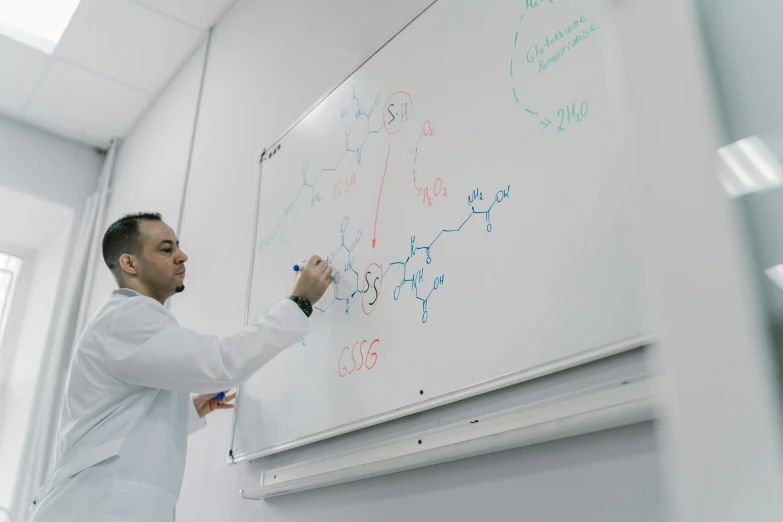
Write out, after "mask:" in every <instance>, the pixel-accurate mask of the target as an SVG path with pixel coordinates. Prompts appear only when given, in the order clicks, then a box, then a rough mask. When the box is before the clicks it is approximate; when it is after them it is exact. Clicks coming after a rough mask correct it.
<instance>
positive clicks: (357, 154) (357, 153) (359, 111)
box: [283, 88, 383, 218]
mask: <svg viewBox="0 0 783 522" xmlns="http://www.w3.org/2000/svg"><path fill="white" fill-rule="evenodd" d="M380 102H381V93H378V94H376V95H375V100H374V101H373V103H372V105H371V106H370V109H369V110H368V111H366V112H365V110H364V107H363V106H362V103H361V101H360V100H359V98H358V97H357V96H356V89H355V88H354V91H353V98H351V102H350V103H351V104H354V103H355V104H356V110H354V111H353V112H352V111H351V108H350V107H346V108H345V109H343V110H342V112H341V114H340V119H345V118H346V117H349V116H350V115H351V113H352V114H353V117H354V120H355V121H357V122H358V121H359V120H360V119H362V118H363V119H364V123H365V126H364V127H363V128H362V129H361V130H363V131H364V132H365V134H364V139H362V140H361V142H360V143H359V144H358V145H356V146H355V148H351V131H352V127H351V125H346V126H345V131H344V132H345V150H344V151H343V153H342V155H341V156H340V159H339V160H337V164H336V165H335V166H334V167H331V168H322V169H321V170H320V171H319V172H318V174H317V175H316V176H315V179H314V180H313V181H312V183H308V181H307V177H308V172H307V171H308V169H309V168H310V164H309V163H308V162H306V161H305V162H304V163H302V186H301V187H299V191H298V192H297V193H296V196H295V197H294V199H293V201H291V203H289V204H288V205H286V207H285V210H284V211H283V217H284V218H285V217H288V214H290V213H291V212H293V210H294V206H295V204H296V202H297V201H298V200H299V196H301V195H302V193H303V192H304V191H305V189H308V188H309V189H310V207H314V206H315V204H316V203H319V202H320V201H321V193H320V192H316V185H318V182H319V181H320V180H321V176H323V174H324V173H326V172H335V171H336V170H337V169H339V168H340V165H341V164H342V162H343V160H344V159H345V158H346V157H347V156H349V155H351V154H353V156H354V158H355V160H356V166H361V164H362V148H363V147H364V144H365V143H366V142H367V140H368V139H369V138H370V136H372V135H374V134H379V133H380V132H381V130H383V122H381V125H380V127H378V128H377V129H371V128H370V116H372V113H373V111H374V110H375V108H376V107H377V106H378V104H379V103H380Z"/></svg>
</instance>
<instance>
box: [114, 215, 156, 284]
mask: <svg viewBox="0 0 783 522" xmlns="http://www.w3.org/2000/svg"><path fill="white" fill-rule="evenodd" d="M161 220H162V218H161V216H160V214H158V213H157V212H137V213H135V214H126V215H124V216H122V217H121V218H120V219H118V220H117V221H115V222H114V223H112V224H111V226H109V228H108V229H107V230H106V233H105V234H104V235H103V260H104V261H105V262H106V266H108V267H109V270H111V271H112V272H114V270H115V269H116V268H117V266H118V264H119V261H120V256H122V254H133V255H135V256H140V255H141V252H142V246H141V241H139V237H140V236H141V232H139V222H140V221H161Z"/></svg>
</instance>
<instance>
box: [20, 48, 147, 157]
mask: <svg viewBox="0 0 783 522" xmlns="http://www.w3.org/2000/svg"><path fill="white" fill-rule="evenodd" d="M149 100H150V95H147V94H144V93H142V92H139V91H137V90H135V89H132V88H130V87H127V86H125V85H121V84H119V83H117V82H114V81H112V80H109V79H106V78H104V77H102V76H99V75H97V74H95V73H93V72H90V71H87V70H85V69H82V68H80V67H77V66H75V65H72V64H69V63H65V62H62V61H59V60H57V61H55V63H53V64H52V66H51V68H50V69H49V71H48V72H47V73H46V77H45V78H44V80H43V82H42V84H41V87H40V88H39V89H38V91H37V92H36V93H35V95H34V97H33V99H32V101H31V102H30V105H29V106H28V108H27V112H26V114H25V119H27V120H29V121H30V122H32V123H34V124H37V125H40V126H42V127H45V128H49V129H51V130H53V131H55V132H58V131H59V132H63V131H66V132H67V134H68V135H70V136H73V137H75V138H78V139H82V140H85V141H88V142H90V143H95V144H106V143H108V142H109V140H110V139H111V138H113V137H115V136H123V135H124V134H125V132H126V131H127V130H128V127H129V126H130V125H131V123H133V121H134V120H135V119H136V117H137V116H138V114H140V113H141V111H142V110H144V107H145V106H146V105H147V104H148V102H149Z"/></svg>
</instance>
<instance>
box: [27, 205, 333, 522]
mask: <svg viewBox="0 0 783 522" xmlns="http://www.w3.org/2000/svg"><path fill="white" fill-rule="evenodd" d="M103 258H104V260H105V262H106V265H107V266H108V267H109V270H111V272H112V274H113V275H114V278H115V279H116V281H117V285H118V286H119V289H118V290H115V291H114V292H112V294H111V297H110V299H109V302H108V303H106V305H104V307H103V308H101V310H100V311H99V312H98V313H97V315H96V316H95V317H94V318H93V319H92V321H91V322H90V323H89V324H88V325H87V327H86V328H85V330H84V332H83V333H82V335H81V337H80V338H79V340H78V343H77V346H76V350H75V353H74V356H73V360H72V362H71V368H70V372H69V375H68V383H67V386H66V392H65V402H64V405H63V411H62V416H61V418H60V429H59V437H58V452H57V453H58V459H57V462H56V464H55V468H54V471H53V474H52V476H51V477H50V478H49V480H48V482H47V483H46V484H45V486H44V487H43V488H42V490H41V491H40V492H39V493H38V494H36V496H35V498H34V499H33V504H34V506H35V508H34V509H35V512H34V514H33V518H32V520H33V521H34V522H54V521H57V522H77V521H78V522H142V521H143V522H172V521H173V520H174V508H175V505H176V502H177V497H178V496H179V491H180V487H181V485H182V477H183V474H184V469H185V452H186V446H187V436H188V434H189V432H192V431H193V429H195V428H198V427H199V425H200V424H203V420H202V419H200V418H201V417H203V416H204V415H206V414H207V413H209V412H210V411H212V410H214V409H218V408H231V407H233V406H232V405H230V404H227V402H228V401H230V400H231V399H233V395H231V396H228V397H226V398H224V399H222V400H220V401H212V400H211V398H212V397H213V396H214V395H215V393H216V390H227V389H230V388H234V387H236V386H238V385H239V384H240V383H242V382H243V381H245V380H247V379H248V378H249V377H250V376H251V375H253V374H254V373H255V372H256V371H257V370H258V369H259V368H261V367H262V366H263V365H264V364H266V363H267V362H269V361H270V360H271V359H273V358H274V357H275V356H276V355H277V354H279V353H280V352H281V351H283V350H284V349H285V348H287V347H289V346H291V345H292V344H294V343H295V342H296V341H297V340H298V339H299V338H301V337H303V336H304V335H306V334H307V333H308V331H309V316H310V313H312V304H313V303H315V302H317V301H318V300H319V299H320V298H321V296H322V295H323V294H324V292H325V291H326V289H327V288H328V286H329V284H330V283H331V282H332V281H333V277H332V269H331V267H329V266H328V265H327V262H326V261H324V260H322V259H321V258H319V257H317V256H313V257H311V258H310V260H309V261H307V263H306V264H305V266H304V269H303V270H301V271H300V272H299V275H298V276H297V277H296V279H295V281H294V286H293V291H292V292H291V296H290V297H289V298H286V299H283V300H282V301H280V302H279V303H277V305H275V307H274V308H273V309H272V311H271V313H270V314H269V316H268V317H266V318H264V319H263V320H262V321H260V322H258V323H256V324H254V325H251V326H248V327H247V328H245V329H244V330H242V331H241V332H239V333H238V334H236V335H233V336H231V337H227V338H225V339H219V338H218V337H216V336H214V335H201V334H198V333H196V332H194V331H192V330H189V329H187V328H183V327H181V326H179V325H178V324H177V320H176V318H175V317H174V316H173V315H172V314H171V312H169V311H168V310H167V309H166V308H165V307H164V304H165V302H166V300H167V299H168V298H169V297H171V296H172V295H174V294H175V293H178V292H182V291H183V290H184V289H185V285H184V284H183V281H184V279H185V262H186V261H187V260H188V256H186V255H185V253H184V252H182V251H181V250H180V249H179V241H177V238H176V235H175V234H174V231H173V230H172V229H171V228H170V227H169V226H168V225H166V224H165V223H164V222H163V221H162V220H161V217H160V215H159V214H133V215H128V216H125V217H123V218H121V219H119V220H118V221H116V222H115V223H114V224H112V225H111V226H110V227H109V229H108V230H107V231H106V234H105V236H104V238H103ZM191 392H194V393H200V394H203V395H199V396H196V397H195V398H193V399H191V395H190V393H191ZM199 421H201V422H199Z"/></svg>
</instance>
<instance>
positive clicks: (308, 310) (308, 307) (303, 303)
mask: <svg viewBox="0 0 783 522" xmlns="http://www.w3.org/2000/svg"><path fill="white" fill-rule="evenodd" d="M288 299H290V300H291V301H293V302H294V303H296V305H297V306H298V307H299V309H300V310H301V311H302V312H304V314H305V315H306V316H307V317H310V315H312V313H313V305H312V304H310V301H309V300H308V299H305V298H304V297H298V296H295V295H289V296H288Z"/></svg>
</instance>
